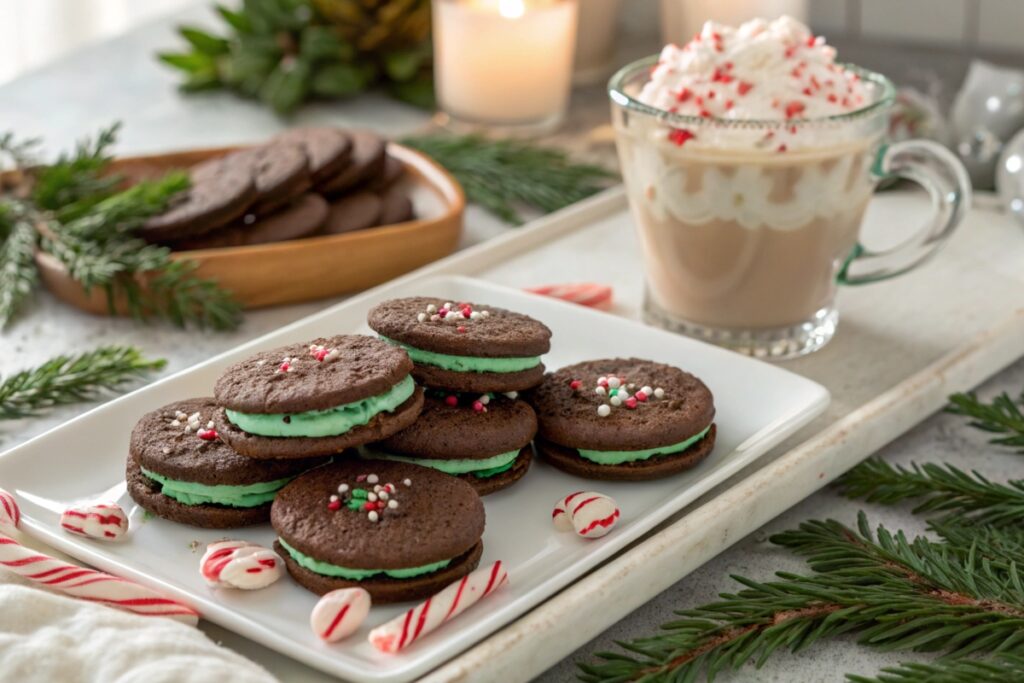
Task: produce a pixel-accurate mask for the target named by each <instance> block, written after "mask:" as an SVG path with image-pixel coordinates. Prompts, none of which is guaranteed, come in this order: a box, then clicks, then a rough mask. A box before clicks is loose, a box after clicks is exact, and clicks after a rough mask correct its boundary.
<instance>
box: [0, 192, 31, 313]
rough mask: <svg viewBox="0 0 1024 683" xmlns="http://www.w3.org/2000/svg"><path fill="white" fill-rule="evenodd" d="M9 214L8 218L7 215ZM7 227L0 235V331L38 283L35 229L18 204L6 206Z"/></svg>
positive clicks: (13, 203) (19, 203)
mask: <svg viewBox="0 0 1024 683" xmlns="http://www.w3.org/2000/svg"><path fill="white" fill-rule="evenodd" d="M8 214H9V216H8ZM7 217H9V221H0V222H6V223H7V227H6V229H5V230H2V232H3V235H2V236H0V240H2V241H0V330H2V329H3V328H4V327H6V326H7V323H9V322H10V321H11V319H12V318H13V317H14V316H15V314H17V313H18V311H19V310H20V309H21V307H22V305H23V304H24V303H25V302H26V301H27V300H28V298H29V296H31V294H32V292H33V290H34V289H35V286H36V283H37V281H38V274H37V272H36V264H35V258H34V257H35V246H36V230H35V227H34V226H33V225H32V223H31V221H30V219H29V217H28V216H27V215H26V214H25V211H24V207H23V206H22V204H21V202H20V201H16V202H12V203H10V204H9V205H8V206H7V209H6V211H5V218H7Z"/></svg>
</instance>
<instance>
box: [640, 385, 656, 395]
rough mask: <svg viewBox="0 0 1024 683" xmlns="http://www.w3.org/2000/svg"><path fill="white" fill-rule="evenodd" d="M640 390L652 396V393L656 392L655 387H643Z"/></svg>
mask: <svg viewBox="0 0 1024 683" xmlns="http://www.w3.org/2000/svg"><path fill="white" fill-rule="evenodd" d="M640 391H642V392H644V393H645V394H647V395H648V396H650V395H651V394H653V393H654V389H651V388H650V387H644V388H643V389H641V390H640Z"/></svg>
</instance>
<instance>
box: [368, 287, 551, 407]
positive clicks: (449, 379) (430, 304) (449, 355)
mask: <svg viewBox="0 0 1024 683" xmlns="http://www.w3.org/2000/svg"><path fill="white" fill-rule="evenodd" d="M368 322H369V325H370V327H371V328H372V329H373V330H374V331H375V332H377V333H378V334H379V335H380V336H381V337H383V338H384V339H385V340H386V341H388V342H389V343H391V344H394V345H396V346H399V347H401V348H403V349H405V350H406V351H407V352H408V353H409V357H410V358H412V361H413V363H415V368H414V369H413V377H415V378H416V380H417V381H419V382H420V383H421V384H423V385H425V386H428V387H435V388H438V389H448V390H450V391H460V392H478V393H484V392H488V391H494V392H506V391H522V390H524V389H529V388H530V387H533V386H536V385H537V384H539V383H540V381H541V380H542V379H543V377H544V365H543V363H541V360H540V356H541V355H542V354H544V353H547V352H548V350H549V349H550V348H551V330H549V329H548V328H547V326H545V325H544V324H542V323H540V322H538V321H536V320H534V319H533V318H531V317H529V316H526V315H523V314H522V313H515V312H513V311H507V310H505V309H503V308H496V307H494V306H486V305H483V304H475V303H465V302H461V303H459V302H451V301H445V300H444V299H435V298H431V297H423V296H420V297H410V298H407V299H391V300H390V301H384V302H382V303H380V304H377V305H376V306H374V307H373V308H372V309H371V310H370V313H369V316H368Z"/></svg>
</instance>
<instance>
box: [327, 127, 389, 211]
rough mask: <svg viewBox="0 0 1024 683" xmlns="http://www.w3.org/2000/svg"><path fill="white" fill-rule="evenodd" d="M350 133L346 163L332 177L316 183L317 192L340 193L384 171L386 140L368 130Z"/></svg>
mask: <svg viewBox="0 0 1024 683" xmlns="http://www.w3.org/2000/svg"><path fill="white" fill-rule="evenodd" d="M351 135H352V155H351V157H350V158H349V162H348V165H347V166H346V167H345V168H344V169H343V170H342V171H341V172H340V173H338V174H337V175H335V176H334V177H333V178H330V179H328V180H326V181H324V182H322V183H320V184H319V185H317V190H318V191H319V192H322V193H323V194H326V195H334V194H340V193H342V192H345V191H346V190H349V189H351V188H353V187H355V186H356V185H359V184H360V183H364V182H369V181H371V180H372V179H374V178H377V177H378V176H379V175H380V174H381V173H382V172H383V171H384V160H385V158H386V157H387V141H386V140H384V138H382V137H381V136H379V135H377V134H376V133H373V132H371V131H368V130H357V131H353V132H352V133H351Z"/></svg>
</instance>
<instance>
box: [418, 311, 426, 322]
mask: <svg viewBox="0 0 1024 683" xmlns="http://www.w3.org/2000/svg"><path fill="white" fill-rule="evenodd" d="M416 320H418V321H419V322H421V323H423V322H426V321H427V314H426V313H420V314H419V315H418V316H416Z"/></svg>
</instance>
